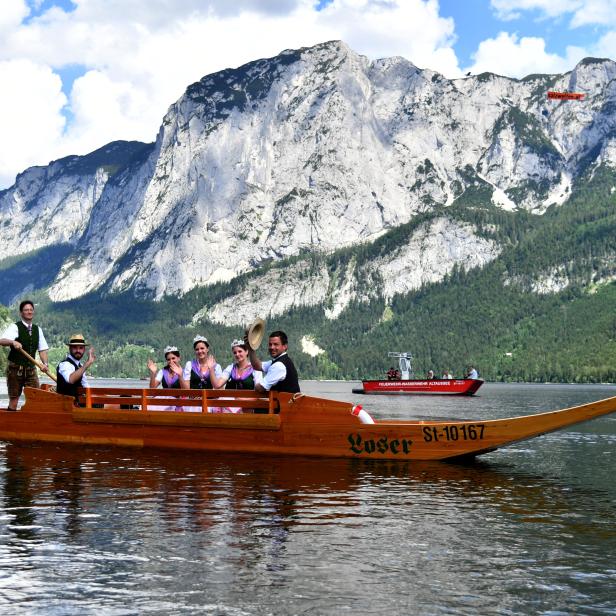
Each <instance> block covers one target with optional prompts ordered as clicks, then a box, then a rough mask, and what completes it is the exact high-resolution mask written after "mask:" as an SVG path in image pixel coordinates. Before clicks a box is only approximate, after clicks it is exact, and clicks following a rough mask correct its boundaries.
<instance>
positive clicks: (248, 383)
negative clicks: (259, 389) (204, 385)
mask: <svg viewBox="0 0 616 616" xmlns="http://www.w3.org/2000/svg"><path fill="white" fill-rule="evenodd" d="M254 388H255V373H254V372H251V373H250V374H249V375H248V376H247V377H246V378H245V379H234V378H233V371H231V376H230V377H229V380H228V381H227V384H226V386H225V389H254Z"/></svg>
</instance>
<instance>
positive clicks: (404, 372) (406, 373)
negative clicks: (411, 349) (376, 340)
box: [387, 351, 413, 381]
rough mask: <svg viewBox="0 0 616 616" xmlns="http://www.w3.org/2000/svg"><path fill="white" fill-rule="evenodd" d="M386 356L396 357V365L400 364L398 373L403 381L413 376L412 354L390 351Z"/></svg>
mask: <svg viewBox="0 0 616 616" xmlns="http://www.w3.org/2000/svg"><path fill="white" fill-rule="evenodd" d="M387 357H397V358H398V365H399V366H400V375H401V379H402V380H403V381H408V380H409V379H410V378H411V377H412V376H413V366H412V363H411V362H412V361H413V356H412V355H411V354H410V353H400V352H397V351H396V352H393V351H390V352H389V353H387Z"/></svg>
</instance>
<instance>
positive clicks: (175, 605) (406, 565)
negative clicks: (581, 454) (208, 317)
mask: <svg viewBox="0 0 616 616" xmlns="http://www.w3.org/2000/svg"><path fill="white" fill-rule="evenodd" d="M3 459H4V468H3V472H2V481H1V496H2V500H3V504H4V509H5V512H4V515H5V518H4V519H5V520H7V522H8V523H7V524H6V526H5V528H4V530H3V533H2V537H1V539H0V562H2V563H3V564H4V565H5V566H7V565H8V566H10V567H13V571H14V573H15V572H18V574H15V575H21V576H23V575H24V573H25V572H27V573H28V577H27V578H26V580H27V582H26V581H24V580H23V579H22V580H21V581H20V582H18V581H15V580H14V579H12V580H11V581H10V582H7V581H6V580H5V581H4V584H3V586H4V587H5V588H7V587H8V588H9V590H10V591H11V593H13V594H12V595H11V596H15V595H14V592H15V591H16V589H17V590H18V589H20V588H22V589H23V588H26V587H27V589H28V591H27V593H26V592H25V591H23V601H24V602H25V601H27V602H28V605H30V606H31V608H32V610H33V611H37V610H38V611H40V612H41V613H43V612H45V611H46V610H47V608H49V605H50V603H49V602H50V599H49V597H50V596H55V597H56V598H58V597H61V598H62V600H63V601H64V602H68V604H71V605H73V609H74V610H77V606H78V607H79V610H78V611H79V612H80V613H88V610H90V611H95V610H96V609H101V605H102V606H104V607H105V606H106V607H107V608H108V609H109V610H116V611H118V613H135V612H130V611H127V612H122V607H123V605H124V602H125V601H126V596H127V594H129V596H130V597H131V601H133V602H136V603H135V605H139V606H140V611H141V612H146V611H154V612H158V613H169V612H178V611H180V609H182V610H186V611H188V612H192V613H201V611H200V608H201V607H202V606H203V605H205V604H207V605H211V604H213V605H217V606H219V607H220V606H222V607H220V610H219V612H214V613H229V612H231V611H232V610H231V608H230V606H233V607H234V608H237V610H239V611H240V612H241V611H242V610H243V611H244V612H246V613H255V612H256V613H261V612H263V611H269V612H270V613H280V614H281V613H297V612H299V611H302V612H305V613H315V614H329V613H331V614H333V613H338V612H339V611H340V610H341V609H354V610H356V611H359V612H360V613H366V612H367V611H372V612H376V613H379V612H389V613H392V612H393V613H410V612H411V611H414V612H416V613H451V612H456V613H477V612H478V611H481V612H483V613H490V612H493V613H503V611H504V613H516V611H522V612H524V611H525V610H524V606H525V607H528V606H530V605H533V606H534V607H536V608H537V609H538V610H539V611H540V610H541V609H542V608H543V609H546V610H547V609H548V608H549V609H556V610H558V607H559V606H560V607H561V608H563V609H564V607H565V606H567V607H568V608H572V606H573V608H575V607H577V608H578V610H579V611H582V612H583V611H585V610H584V608H585V607H588V606H589V605H596V604H598V603H601V604H602V606H603V607H604V608H605V607H606V606H607V607H608V608H616V605H615V604H614V600H613V599H612V598H611V595H610V593H609V592H608V590H607V587H608V586H609V581H610V580H611V581H612V582H613V579H614V571H613V568H611V573H610V565H609V562H610V561H611V552H613V550H614V549H615V548H616V516H615V515H614V514H615V513H616V512H615V507H614V502H613V498H612V497H611V494H610V492H609V491H606V490H604V489H603V488H602V487H601V486H597V485H592V484H587V485H575V484H572V482H571V481H570V478H569V479H567V480H564V481H563V480H561V479H560V477H559V475H558V473H550V472H545V468H543V470H542V472H528V470H527V467H524V465H522V464H520V463H519V460H515V461H513V462H512V461H510V460H509V459H507V458H506V457H505V458H496V459H494V460H488V461H483V462H482V461H478V462H475V463H472V464H469V465H459V464H456V465H454V464H448V463H439V462H425V463H417V462H398V461H393V460H392V461H386V460H336V459H333V460H324V459H312V458H284V457H268V456H245V455H244V456H236V455H225V454H195V453H192V452H189V453H186V452H167V451H165V452H152V451H139V450H127V449H108V448H102V447H101V448H97V447H69V446H55V445H42V444H38V445H26V444H13V443H8V444H6V446H5V449H4V454H3ZM535 466H536V468H539V467H538V466H537V465H535ZM51 571H53V572H54V573H50V572H51ZM14 577H15V576H14ZM546 577H549V579H550V582H549V584H547V582H546ZM606 585H607V586H606ZM548 586H549V588H548ZM334 587H335V591H333V588H334ZM563 589H564V590H563ZM332 592H333V596H332ZM589 593H590V594H589ZM17 596H20V595H19V594H18V595H17ZM172 597H173V600H171V598H172ZM542 597H543V598H542ZM0 603H1V595H0ZM265 606H267V608H268V609H265ZM503 606H506V609H504V610H502V608H503ZM573 608H572V609H573ZM501 610H502V611H501ZM47 611H48V610H47Z"/></svg>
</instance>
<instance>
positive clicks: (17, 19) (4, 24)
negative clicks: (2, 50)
mask: <svg viewBox="0 0 616 616" xmlns="http://www.w3.org/2000/svg"><path fill="white" fill-rule="evenodd" d="M28 13H29V9H28V7H27V6H26V2H25V0H4V2H3V3H2V10H1V11H0V34H1V35H2V36H5V33H6V32H8V31H9V30H10V29H11V28H16V27H17V26H19V24H20V23H21V22H22V20H23V19H24V18H25V17H27V16H28Z"/></svg>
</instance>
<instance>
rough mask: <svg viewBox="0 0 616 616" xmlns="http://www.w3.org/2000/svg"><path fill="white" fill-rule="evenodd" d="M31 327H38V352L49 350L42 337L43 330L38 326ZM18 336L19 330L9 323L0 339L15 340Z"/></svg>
mask: <svg viewBox="0 0 616 616" xmlns="http://www.w3.org/2000/svg"><path fill="white" fill-rule="evenodd" d="M22 323H24V322H23V321H22ZM24 325H25V326H26V327H28V324H27V323H24ZM32 327H38V330H39V341H38V349H37V350H38V351H39V352H40V351H46V350H47V349H49V345H48V344H47V340H45V336H44V335H43V329H42V328H41V327H39V326H38V325H36V324H34V325H32ZM18 336H19V330H18V329H17V325H16V324H15V323H11V324H10V325H9V326H8V327H7V328H6V329H5V330H4V333H3V334H2V336H0V338H6V339H7V340H17V337H18Z"/></svg>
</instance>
